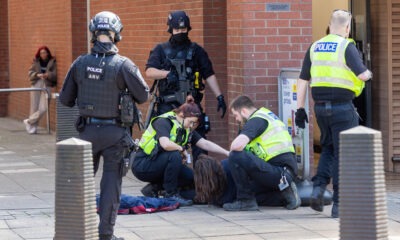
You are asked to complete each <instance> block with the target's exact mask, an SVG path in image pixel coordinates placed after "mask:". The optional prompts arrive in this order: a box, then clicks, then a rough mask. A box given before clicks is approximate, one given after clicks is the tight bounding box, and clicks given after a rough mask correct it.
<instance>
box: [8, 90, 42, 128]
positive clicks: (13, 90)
mask: <svg viewBox="0 0 400 240" xmlns="http://www.w3.org/2000/svg"><path fill="white" fill-rule="evenodd" d="M28 91H44V92H45V93H46V96H47V101H46V117H47V132H48V133H49V134H50V112H49V99H50V91H49V90H48V89H47V88H0V93H1V92H28Z"/></svg>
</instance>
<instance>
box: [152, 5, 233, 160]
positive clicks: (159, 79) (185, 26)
mask: <svg viewBox="0 0 400 240" xmlns="http://www.w3.org/2000/svg"><path fill="white" fill-rule="evenodd" d="M167 25H168V32H169V33H170V34H171V37H170V39H169V41H168V42H164V43H161V44H158V45H157V46H156V47H155V48H154V49H153V50H152V51H151V52H150V56H149V59H148V61H147V64H146V76H147V77H149V78H151V79H154V80H155V82H154V83H155V84H153V86H154V87H155V89H154V90H158V97H157V103H156V107H157V109H156V110H154V111H153V113H150V112H148V116H147V117H146V118H147V119H146V125H147V124H148V123H149V122H150V119H151V117H154V115H157V116H158V115H160V114H163V113H166V112H169V111H171V110H172V109H175V108H178V107H179V106H180V105H181V104H183V103H185V101H186V96H187V95H192V96H193V98H194V100H195V103H196V104H198V105H199V107H200V109H201V111H202V117H201V118H200V126H199V127H198V128H197V132H198V133H199V134H200V135H201V136H202V137H205V134H206V133H207V132H208V131H209V128H210V125H209V122H208V117H206V115H205V114H204V112H203V109H202V107H201V105H200V103H201V100H202V99H203V90H204V87H205V86H204V83H203V79H205V81H206V82H207V84H208V86H209V87H210V88H211V90H212V91H213V93H214V94H215V96H216V97H217V101H218V106H217V111H220V110H222V115H221V117H224V115H225V112H226V104H225V100H224V96H223V95H222V94H221V90H220V88H219V85H218V82H217V78H216V76H215V73H214V69H213V66H212V63H211V61H210V59H209V57H208V54H207V52H206V51H205V50H204V48H202V47H201V46H199V45H198V44H197V43H195V42H191V40H190V39H189V37H188V34H189V31H190V30H191V29H192V28H191V26H190V19H189V17H188V15H187V14H186V13H185V12H184V11H174V12H171V13H170V14H169V16H168V21H167ZM156 86H157V87H156ZM146 127H147V126H146ZM192 151H193V157H194V161H195V160H196V159H197V156H198V154H200V153H201V151H200V150H199V149H197V148H194V149H192Z"/></svg>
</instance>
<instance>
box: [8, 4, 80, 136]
mask: <svg viewBox="0 0 400 240" xmlns="http://www.w3.org/2000/svg"><path fill="white" fill-rule="evenodd" d="M2 6H3V5H2ZM70 9H71V3H70V1H61V0H60V1H51V0H46V1H39V0H32V1H22V0H15V1H9V12H8V14H9V18H10V19H12V21H10V23H9V28H10V29H9V30H10V36H9V37H10V41H9V42H10V46H9V51H10V59H9V60H10V61H9V62H10V87H12V88H21V87H30V82H29V81H28V79H27V75H28V69H29V67H30V66H31V63H32V59H33V57H34V55H35V53H36V51H37V48H38V47H39V46H41V45H47V46H48V47H49V48H50V51H51V52H52V54H53V55H55V56H56V58H57V70H58V86H57V88H56V89H54V91H58V90H59V89H60V87H61V85H62V79H63V78H64V76H65V74H66V72H67V69H68V68H69V66H70V65H71V62H72V55H71V53H72V51H71V42H72V41H73V40H74V41H76V40H75V36H72V35H71V32H72V31H71V10H70ZM84 24H85V25H86V23H84ZM54 102H55V101H52V102H51V105H50V120H51V126H52V128H53V129H54V127H55V104H54ZM29 106H30V97H29V92H17V93H12V94H11V95H10V98H9V103H8V107H9V108H8V109H9V110H8V115H9V116H11V117H14V118H16V119H24V118H26V117H27V116H28V115H29ZM45 124H46V121H45V117H44V119H42V120H41V125H42V126H45Z"/></svg>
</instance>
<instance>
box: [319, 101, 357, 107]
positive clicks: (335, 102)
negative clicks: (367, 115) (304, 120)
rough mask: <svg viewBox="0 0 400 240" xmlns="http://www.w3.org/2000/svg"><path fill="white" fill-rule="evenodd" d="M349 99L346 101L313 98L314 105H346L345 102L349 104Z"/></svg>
mask: <svg viewBox="0 0 400 240" xmlns="http://www.w3.org/2000/svg"><path fill="white" fill-rule="evenodd" d="M351 103H352V101H351V100H346V101H340V100H339V101H325V100H315V101H314V104H315V105H325V106H329V105H330V106H334V105H346V104H351Z"/></svg>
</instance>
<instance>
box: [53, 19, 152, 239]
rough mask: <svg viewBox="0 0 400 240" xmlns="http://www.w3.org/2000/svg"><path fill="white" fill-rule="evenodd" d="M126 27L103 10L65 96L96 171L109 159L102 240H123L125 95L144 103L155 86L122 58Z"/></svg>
mask: <svg viewBox="0 0 400 240" xmlns="http://www.w3.org/2000/svg"><path fill="white" fill-rule="evenodd" d="M122 28H123V25H122V23H121V21H120V19H119V17H118V16H117V15H115V14H114V13H112V12H107V11H104V12H100V13H98V14H96V15H95V16H94V18H92V20H91V22H90V25H89V30H90V32H91V33H92V42H93V47H92V49H91V53H90V54H86V55H82V56H80V57H78V58H77V59H76V60H75V62H74V63H73V64H72V66H71V68H70V69H69V71H68V74H67V76H66V78H65V80H64V85H63V88H62V90H61V92H60V98H59V99H60V102H61V103H62V104H63V105H66V106H68V107H73V106H74V105H75V103H77V105H78V107H79V114H80V117H79V118H78V120H77V123H76V127H77V130H78V131H79V132H80V133H79V136H80V138H81V139H83V140H86V141H89V142H91V143H92V150H93V165H94V172H95V173H96V171H97V169H98V166H99V160H100V156H103V160H104V163H103V175H102V178H101V183H100V206H99V208H100V209H99V215H100V223H99V236H100V239H101V240H109V239H113V240H118V239H123V238H117V237H115V236H114V235H113V233H114V225H115V221H116V217H117V210H118V207H119V204H120V195H121V184H122V175H121V172H120V171H121V162H122V161H121V159H123V154H124V153H125V152H126V147H127V146H128V145H129V142H131V140H132V139H131V136H130V135H129V134H128V133H127V128H126V127H125V126H123V125H122V123H121V116H120V99H121V93H125V92H126V91H129V92H130V94H131V96H132V99H133V100H134V101H135V102H137V103H143V102H145V101H147V99H148V95H149V94H148V92H149V88H148V86H147V84H146V82H145V81H144V79H143V77H142V75H141V73H140V71H139V69H138V67H137V66H136V65H135V64H134V63H133V62H132V61H131V60H130V59H128V58H126V57H123V56H120V55H119V54H118V48H117V47H116V45H115V44H116V43H117V42H118V41H120V40H121V35H120V32H121V31H122Z"/></svg>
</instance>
